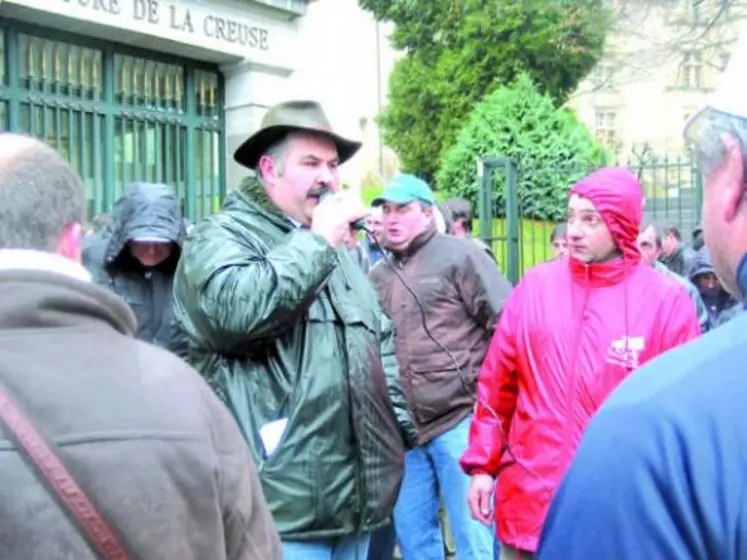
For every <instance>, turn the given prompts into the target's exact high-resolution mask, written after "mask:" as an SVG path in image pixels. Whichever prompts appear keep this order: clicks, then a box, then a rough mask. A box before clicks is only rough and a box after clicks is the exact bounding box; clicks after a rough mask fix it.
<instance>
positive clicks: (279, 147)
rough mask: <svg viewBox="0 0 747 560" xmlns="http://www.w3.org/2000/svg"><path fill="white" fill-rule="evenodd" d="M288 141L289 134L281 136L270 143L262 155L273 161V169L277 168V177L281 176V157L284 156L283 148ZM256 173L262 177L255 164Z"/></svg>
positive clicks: (285, 147)
mask: <svg viewBox="0 0 747 560" xmlns="http://www.w3.org/2000/svg"><path fill="white" fill-rule="evenodd" d="M289 142H290V136H288V135H286V136H283V137H282V138H281V139H280V140H278V141H277V142H275V143H274V144H272V145H270V147H269V148H267V149H266V150H265V151H264V153H263V154H262V156H267V157H268V158H270V159H272V161H274V162H275V169H276V170H277V175H278V177H282V176H283V171H284V170H283V158H284V157H285V150H286V149H287V148H288V144H289ZM257 175H259V177H260V178H262V171H261V170H260V169H259V166H257Z"/></svg>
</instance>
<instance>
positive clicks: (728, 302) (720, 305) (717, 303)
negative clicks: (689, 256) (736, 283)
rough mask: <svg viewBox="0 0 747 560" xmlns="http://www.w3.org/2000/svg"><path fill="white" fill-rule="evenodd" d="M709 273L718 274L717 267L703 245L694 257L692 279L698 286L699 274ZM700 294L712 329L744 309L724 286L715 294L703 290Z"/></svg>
mask: <svg viewBox="0 0 747 560" xmlns="http://www.w3.org/2000/svg"><path fill="white" fill-rule="evenodd" d="M708 273H711V274H716V269H714V268H713V263H712V262H711V255H710V254H709V253H708V249H706V248H705V247H703V248H701V249H700V250H699V251H698V252H697V253H696V254H695V258H694V259H693V265H692V270H691V271H690V281H691V282H692V283H693V284H695V286H697V285H698V276H700V275H701V274H708ZM700 295H701V297H702V299H703V303H704V304H705V307H706V309H707V310H708V318H709V324H710V329H715V328H716V327H718V326H719V325H723V324H724V323H726V322H727V321H730V320H731V319H733V318H734V317H736V316H737V315H738V314H739V312H740V311H741V310H742V306H741V304H740V303H739V302H738V301H737V300H735V299H734V298H733V297H732V296H731V295H730V294H729V293H728V292H727V291H726V290H724V289H723V288H721V289H719V290H717V291H716V292H715V293H713V294H709V293H707V292H703V291H701V294H700Z"/></svg>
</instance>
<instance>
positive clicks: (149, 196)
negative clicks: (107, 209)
mask: <svg viewBox="0 0 747 560" xmlns="http://www.w3.org/2000/svg"><path fill="white" fill-rule="evenodd" d="M186 234H187V232H186V227H185V223H184V220H183V219H182V216H181V211H180V210H179V199H178V198H177V197H176V194H175V193H174V191H173V189H171V188H170V187H168V186H166V185H159V184H150V183H136V184H133V185H130V186H129V187H128V188H127V189H126V190H125V193H124V194H123V195H122V197H121V198H120V199H119V200H118V201H117V203H116V204H115V206H114V210H113V211H112V213H111V217H110V220H109V224H108V226H107V227H106V228H105V229H104V230H102V231H100V232H98V233H96V234H94V235H93V236H90V237H88V238H87V239H86V245H85V247H84V249H83V265H84V266H85V267H86V268H87V269H88V271H89V272H90V273H91V276H92V277H93V280H94V282H95V283H96V284H99V285H101V286H104V287H107V288H109V289H110V290H112V291H113V292H114V293H115V294H117V295H118V296H119V297H121V298H122V299H123V300H125V302H127V304H128V305H129V306H130V307H131V308H132V310H133V311H134V312H135V318H136V319H137V334H136V336H137V338H138V339H140V340H143V341H145V342H150V343H152V344H155V345H156V346H159V347H161V348H165V349H167V350H170V351H172V352H173V353H175V354H177V355H179V356H182V357H183V356H184V355H186V342H185V339H184V337H183V336H182V335H181V333H180V332H179V331H178V329H177V328H176V325H175V323H174V319H173V313H172V289H173V284H174V272H175V271H176V265H177V263H178V262H179V257H180V256H181V250H182V244H183V242H184V239H185V237H186Z"/></svg>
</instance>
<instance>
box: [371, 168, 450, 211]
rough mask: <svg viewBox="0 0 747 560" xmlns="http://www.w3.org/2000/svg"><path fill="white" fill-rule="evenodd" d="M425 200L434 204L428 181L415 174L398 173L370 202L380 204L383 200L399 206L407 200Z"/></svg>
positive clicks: (374, 204) (407, 201)
mask: <svg viewBox="0 0 747 560" xmlns="http://www.w3.org/2000/svg"><path fill="white" fill-rule="evenodd" d="M415 201H419V202H425V203H427V204H435V203H436V199H435V198H434V197H433V191H432V190H431V188H430V187H429V186H428V183H426V182H425V181H423V180H422V179H418V178H417V177H415V175H408V174H405V175H398V176H397V177H395V178H394V179H393V180H392V182H391V183H390V184H389V186H388V187H387V188H385V189H384V192H383V193H381V196H379V197H378V198H375V199H374V200H373V202H372V203H371V204H372V205H373V206H381V205H382V204H384V203H385V202H391V203H392V204H397V205H398V206H401V205H403V204H407V203H409V202H415Z"/></svg>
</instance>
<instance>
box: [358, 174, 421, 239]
mask: <svg viewBox="0 0 747 560" xmlns="http://www.w3.org/2000/svg"><path fill="white" fill-rule="evenodd" d="M371 204H372V206H374V207H378V206H381V207H382V209H383V213H384V218H383V225H384V230H385V236H386V243H387V248H388V249H391V250H393V251H397V250H404V249H406V248H407V246H408V245H409V244H410V243H411V242H412V241H413V240H414V239H415V237H417V236H419V235H422V234H423V233H424V232H426V231H427V230H428V229H429V228H430V226H432V225H433V224H434V219H433V209H434V206H435V205H436V198H435V197H434V196H433V191H432V190H431V189H430V187H429V186H428V184H427V183H426V182H425V181H423V180H422V179H418V178H417V177H415V175H407V174H405V175H398V176H397V177H395V178H394V180H393V181H392V182H391V184H390V185H389V186H388V187H386V188H385V189H384V192H383V193H381V196H379V197H377V198H375V199H374V200H373V202H372V203H371Z"/></svg>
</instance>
